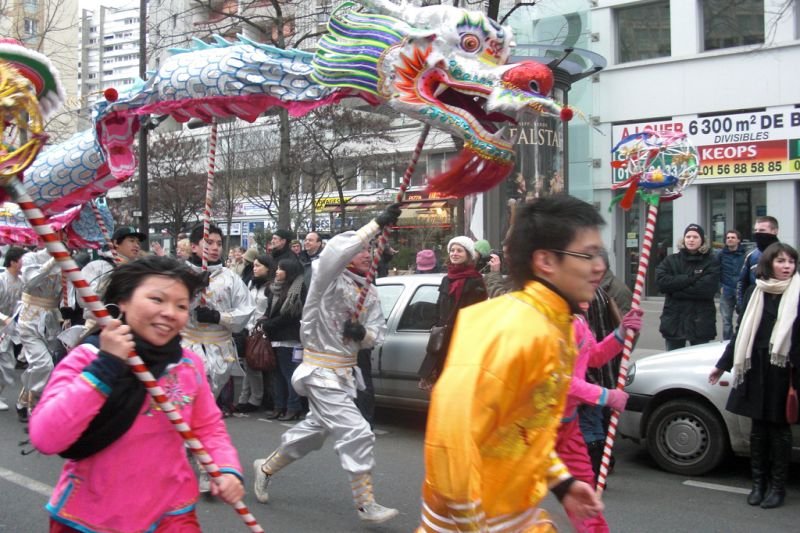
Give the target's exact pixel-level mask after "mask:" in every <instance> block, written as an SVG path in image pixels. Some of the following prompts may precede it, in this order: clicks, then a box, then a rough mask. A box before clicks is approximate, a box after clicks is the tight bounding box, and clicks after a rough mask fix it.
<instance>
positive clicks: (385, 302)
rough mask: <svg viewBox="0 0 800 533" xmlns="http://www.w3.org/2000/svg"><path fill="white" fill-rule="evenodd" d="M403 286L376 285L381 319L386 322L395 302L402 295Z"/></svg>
mask: <svg viewBox="0 0 800 533" xmlns="http://www.w3.org/2000/svg"><path fill="white" fill-rule="evenodd" d="M403 287H404V286H403V285H376V286H375V288H376V289H378V298H380V300H381V311H382V312H383V317H384V318H385V319H386V320H388V319H389V315H390V314H391V313H392V309H394V306H395V304H396V303H397V300H398V299H399V298H400V295H401V294H403Z"/></svg>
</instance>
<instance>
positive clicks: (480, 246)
mask: <svg viewBox="0 0 800 533" xmlns="http://www.w3.org/2000/svg"><path fill="white" fill-rule="evenodd" d="M475 251H476V252H478V253H479V254H481V257H489V254H491V253H492V245H491V244H489V241H487V240H486V239H481V240H479V241H475Z"/></svg>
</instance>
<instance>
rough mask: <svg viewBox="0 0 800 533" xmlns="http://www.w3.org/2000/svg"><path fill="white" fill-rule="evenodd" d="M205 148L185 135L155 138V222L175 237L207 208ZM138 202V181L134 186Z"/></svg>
mask: <svg viewBox="0 0 800 533" xmlns="http://www.w3.org/2000/svg"><path fill="white" fill-rule="evenodd" d="M204 156H205V151H204V145H203V143H202V142H201V141H199V140H198V139H196V138H194V137H192V136H191V135H189V134H188V133H184V132H180V131H178V132H169V133H163V134H158V135H154V136H153V137H152V142H151V143H150V152H149V163H150V168H149V189H148V202H149V205H150V213H151V216H152V217H153V218H154V219H160V220H161V221H162V222H163V223H164V224H165V225H166V226H167V227H168V231H169V233H170V234H171V235H172V236H173V237H176V238H177V236H178V234H179V233H181V232H184V231H186V230H188V229H190V227H191V226H192V225H193V223H196V222H197V221H198V220H199V215H200V214H201V213H202V211H203V206H204V205H205V189H206V187H205V186H206V173H205V172H204V170H203V165H202V162H203V161H205V159H204ZM132 184H133V189H134V195H133V198H138V194H139V193H138V180H136V181H135V182H132Z"/></svg>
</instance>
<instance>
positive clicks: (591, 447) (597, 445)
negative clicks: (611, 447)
mask: <svg viewBox="0 0 800 533" xmlns="http://www.w3.org/2000/svg"><path fill="white" fill-rule="evenodd" d="M605 444H606V441H604V440H595V441H592V442H590V443H589V444H587V445H586V449H587V450H588V451H589V459H590V460H591V461H592V470H594V484H595V485H597V476H599V475H600V464H601V463H602V462H603V448H604V447H605Z"/></svg>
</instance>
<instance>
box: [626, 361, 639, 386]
mask: <svg viewBox="0 0 800 533" xmlns="http://www.w3.org/2000/svg"><path fill="white" fill-rule="evenodd" d="M635 377H636V363H631V366H629V367H628V375H626V376H625V386H626V387H627V386H629V385H630V384H631V383H633V380H634V378H635Z"/></svg>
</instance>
